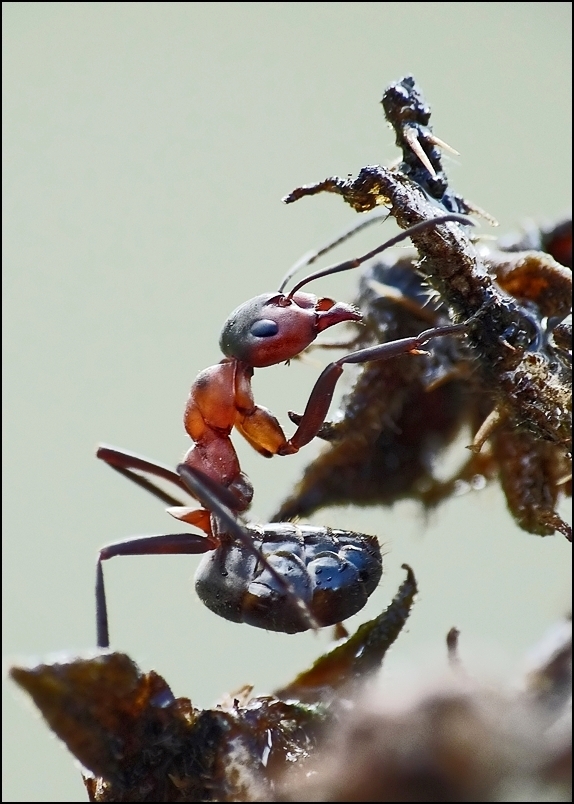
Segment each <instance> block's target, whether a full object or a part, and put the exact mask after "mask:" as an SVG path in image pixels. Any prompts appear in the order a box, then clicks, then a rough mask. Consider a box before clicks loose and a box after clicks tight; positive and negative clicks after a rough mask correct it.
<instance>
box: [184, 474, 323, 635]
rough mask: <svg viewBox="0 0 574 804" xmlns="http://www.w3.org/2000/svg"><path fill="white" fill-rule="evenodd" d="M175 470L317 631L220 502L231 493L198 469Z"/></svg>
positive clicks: (306, 609) (307, 612)
mask: <svg viewBox="0 0 574 804" xmlns="http://www.w3.org/2000/svg"><path fill="white" fill-rule="evenodd" d="M177 471H178V473H179V475H180V476H181V479H182V480H183V482H184V484H185V485H186V486H187V488H188V489H189V491H190V492H191V493H192V494H193V496H194V497H195V498H196V499H198V500H199V502H200V503H201V504H202V506H203V507H204V508H206V509H207V510H208V511H212V512H213V513H214V514H215V515H216V516H217V517H218V518H219V519H221V521H222V522H223V524H224V526H225V528H226V529H227V531H228V532H229V533H233V535H234V536H235V537H236V538H237V539H239V540H240V541H241V543H242V544H243V546H244V547H245V548H246V549H247V550H249V552H250V553H251V554H252V555H254V556H255V557H256V558H257V560H258V561H259V562H260V563H261V564H263V566H264V567H265V569H266V570H267V571H268V572H269V574H270V575H271V576H272V577H273V580H274V581H275V582H276V583H277V584H279V586H280V587H281V588H282V589H283V590H284V591H285V592H286V594H287V595H288V596H289V598H290V599H291V600H292V601H293V602H294V603H295V604H296V606H297V608H298V609H299V611H300V613H301V615H302V616H303V618H304V619H305V622H306V623H307V624H308V625H309V627H310V628H312V629H313V631H317V630H318V629H319V623H318V622H317V620H316V619H315V617H314V616H313V614H312V613H311V610H310V609H309V607H308V606H307V604H306V603H305V601H304V600H301V598H300V597H299V595H297V594H296V593H295V592H294V591H293V589H292V587H291V584H289V583H288V582H287V581H286V580H285V578H284V577H283V576H282V575H280V574H279V573H278V572H277V570H276V569H275V567H274V566H273V565H272V564H271V563H270V562H269V561H268V560H267V559H266V557H265V556H264V555H262V554H261V552H260V551H259V550H258V549H257V548H256V547H255V545H254V544H253V542H252V541H251V539H250V538H249V536H248V535H247V534H246V532H245V531H244V530H243V528H242V527H241V525H240V524H239V522H238V521H237V519H236V518H235V517H234V516H233V514H232V512H231V511H230V510H229V508H228V507H227V505H226V504H224V502H223V501H222V500H225V502H226V503H227V501H228V495H229V497H230V498H232V494H231V492H229V491H228V490H227V489H225V488H222V487H221V486H220V485H219V484H218V483H216V482H215V481H213V480H212V479H211V478H210V477H208V476H207V475H206V474H204V473H203V472H201V471H200V470H199V469H191V468H190V467H189V466H187V465H186V464H184V463H181V464H179V466H178V467H177Z"/></svg>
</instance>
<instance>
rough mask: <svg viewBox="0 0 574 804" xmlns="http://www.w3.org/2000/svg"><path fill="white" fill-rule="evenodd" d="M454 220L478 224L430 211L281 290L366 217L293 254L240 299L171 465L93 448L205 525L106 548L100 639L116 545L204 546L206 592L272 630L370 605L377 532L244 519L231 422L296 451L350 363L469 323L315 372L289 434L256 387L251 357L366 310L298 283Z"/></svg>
mask: <svg viewBox="0 0 574 804" xmlns="http://www.w3.org/2000/svg"><path fill="white" fill-rule="evenodd" d="M377 217H380V216H377ZM373 220H374V218H373ZM447 222H452V223H462V224H464V225H470V224H471V222H470V221H469V220H468V219H467V218H465V217H463V216H462V215H458V214H454V213H453V214H448V215H441V216H437V217H436V218H434V219H433V220H432V221H423V222H422V223H420V224H417V225H416V226H414V227H411V229H409V230H406V231H403V232H400V233H399V234H398V235H396V236H395V237H393V238H391V239H390V240H388V241H387V242H385V243H384V244H383V245H381V246H378V247H377V248H375V249H373V250H372V251H370V252H368V253H367V254H365V255H363V256H362V257H358V258H356V259H353V260H347V261H345V262H341V263H337V264H336V265H332V266H330V267H328V268H325V269H323V270H320V271H317V272H315V273H313V274H311V275H309V276H308V277H306V278H305V279H304V280H302V281H300V282H299V283H297V284H296V285H295V287H294V288H293V289H292V290H291V291H290V292H289V293H288V294H285V293H284V292H283V290H284V288H285V285H286V284H287V282H288V281H289V279H290V278H291V276H292V275H293V273H294V271H295V270H296V269H298V268H299V267H300V266H301V264H309V263H310V262H312V261H313V260H314V259H315V258H316V257H317V256H318V255H319V254H323V253H325V252H326V251H327V250H329V249H330V248H332V247H333V246H334V245H336V244H338V243H339V242H341V240H342V239H344V238H345V237H346V236H349V235H350V234H352V233H354V232H355V231H357V230H358V229H359V228H363V226H364V225H366V224H365V222H362V223H360V224H359V225H358V226H354V227H352V229H350V230H349V232H348V233H346V234H345V235H343V237H339V238H338V239H337V240H336V241H333V242H332V243H331V244H329V245H328V246H326V247H325V248H324V249H322V250H321V251H320V252H316V253H315V254H314V255H313V256H312V257H311V258H310V259H306V260H304V261H303V262H301V261H300V262H299V263H298V264H296V266H294V268H293V269H292V270H291V271H290V272H289V273H288V274H287V275H286V277H285V279H284V280H283V282H282V284H281V286H280V289H279V291H277V292H276V293H265V294H262V295H261V296H257V297H256V298H254V299H251V300H250V301H248V302H245V303H244V304H242V305H241V306H240V307H238V308H237V309H236V310H235V311H234V312H233V313H232V314H231V315H230V316H229V318H228V319H227V321H226V322H225V324H224V326H223V331H222V335H221V339H220V346H221V349H222V351H223V353H224V355H225V357H224V359H223V360H222V361H221V362H220V363H218V364H217V365H215V366H211V367H209V368H207V369H204V370H203V371H202V372H200V374H199V375H198V377H197V379H196V380H195V382H194V383H193V385H192V387H191V391H190V394H189V398H188V402H187V405H186V409H185V414H184V425H185V429H186V431H187V433H188V435H189V436H190V437H191V439H192V440H193V442H194V443H193V446H192V447H191V448H190V449H189V451H188V452H187V453H186V455H185V456H184V459H183V461H182V463H181V464H180V465H179V466H178V467H177V470H176V471H174V470H173V469H170V468H168V467H165V466H162V465H160V464H157V463H155V462H152V461H149V460H147V459H144V458H140V457H139V456H136V455H133V454H131V453H128V452H125V451H122V450H117V449H115V448H111V447H104V446H102V447H100V448H99V449H98V452H97V455H98V457H99V458H101V459H102V460H104V461H106V463H108V464H109V465H110V466H111V467H112V468H114V469H116V470H117V471H119V472H120V473H121V474H123V475H124V476H126V477H128V478H129V479H130V480H132V481H134V482H135V483H137V484H138V485H140V486H141V487H142V488H144V489H146V490H147V491H149V492H151V493H152V494H154V495H155V496H157V497H158V498H159V499H161V500H162V501H163V502H165V503H167V504H168V505H169V506H170V507H169V508H168V512H169V513H170V514H171V515H172V516H174V517H175V518H176V519H179V520H181V521H183V522H186V523H187V524H190V525H194V526H195V527H197V528H199V529H200V530H202V531H203V534H204V535H199V534H192V533H177V534H162V535H156V536H146V537H136V538H133V539H128V540H124V541H121V542H116V543H114V544H111V545H108V546H107V547H104V548H102V550H101V551H100V553H99V556H98V563H97V581H96V610H97V615H96V616H97V638H98V645H99V646H100V647H107V646H108V645H109V631H108V621H107V606H106V599H105V592H104V584H103V572H102V562H103V561H104V560H107V559H109V558H112V557H114V556H119V555H152V554H165V553H172V554H189V553H194V554H197V553H207V555H206V556H205V557H204V559H203V560H202V562H201V564H200V565H199V568H198V570H197V573H196V578H195V585H196V590H197V593H198V595H199V597H200V598H201V600H202V601H203V602H204V603H205V605H206V606H207V607H208V608H210V609H211V610H212V611H214V612H215V613H216V614H219V615H220V616H222V617H225V618H226V619H228V620H231V621H233V622H246V623H249V624H250V625H254V626H257V627H260V628H266V629H268V630H273V631H283V632H287V633H295V632H298V631H305V630H307V629H309V628H317V627H319V626H326V625H333V624H335V623H338V622H340V621H341V620H343V619H346V618H347V617H350V616H352V615H353V614H355V613H357V612H358V611H359V610H360V609H361V608H362V607H363V606H364V605H365V603H366V601H367V598H368V596H369V595H370V594H371V593H372V592H373V591H374V589H375V588H376V586H377V584H378V582H379V579H380V576H381V572H382V559H381V554H380V548H379V545H378V542H377V539H376V538H375V537H372V536H366V535H364V534H356V533H352V532H348V531H338V530H331V529H328V528H324V527H311V526H304V525H293V524H291V523H273V524H267V525H264V526H256V525H252V524H246V525H244V524H239V522H238V520H237V514H238V513H241V512H243V511H245V510H246V509H247V508H248V507H249V504H250V502H251V498H252V496H253V488H252V486H251V483H250V482H249V479H248V478H247V477H246V475H245V474H244V473H243V472H242V471H241V468H240V466H239V460H238V458H237V454H236V452H235V449H234V447H233V444H232V442H231V439H230V433H231V430H232V429H233V427H236V428H237V430H239V432H240V433H241V434H242V435H243V436H244V437H245V438H246V440H247V441H248V442H249V443H250V444H251V446H252V447H253V448H254V449H256V450H257V451H258V452H259V453H260V454H262V455H264V456H266V457H271V456H272V455H289V454H293V453H296V452H298V451H299V449H300V448H301V447H303V446H305V445H306V444H308V443H309V442H310V441H311V440H312V439H313V438H314V437H315V436H316V435H317V434H318V433H319V431H320V429H321V427H322V425H323V423H324V420H325V417H326V415H327V411H328V409H329V405H330V402H331V399H332V396H333V392H334V389H335V386H336V383H337V380H338V379H339V377H340V376H341V374H342V372H343V366H344V365H345V364H347V363H364V362H367V361H371V360H386V359H389V358H391V357H396V356H399V355H405V354H419V353H420V350H421V347H423V346H424V345H426V344H427V343H428V342H429V341H430V340H432V339H434V338H437V337H441V336H444V335H460V334H464V333H465V332H466V325H465V324H453V325H448V326H442V327H435V328H433V329H428V330H425V331H424V332H422V333H421V334H420V335H417V336H414V337H409V338H403V339H401V340H397V341H393V342H390V343H384V344H379V345H376V346H371V347H368V348H365V349H360V350H358V351H355V352H351V353H350V354H347V355H344V356H343V357H341V358H339V359H338V360H336V361H334V362H332V363H330V364H329V365H328V366H327V367H326V368H325V369H324V370H323V372H322V374H321V375H320V377H319V379H318V380H317V382H316V383H315V386H314V388H313V390H312V391H311V394H310V396H309V400H308V402H307V405H306V408H305V411H304V413H303V415H302V416H300V417H299V416H296V415H295V414H291V415H292V418H293V419H294V420H296V421H297V422H298V426H297V429H296V431H295V433H294V435H293V436H292V437H291V438H290V439H287V438H286V437H285V434H284V432H283V429H282V428H281V425H280V424H279V422H278V421H277V419H276V418H275V416H274V415H273V414H272V413H271V412H270V411H269V410H267V409H266V408H263V407H261V406H259V405H256V404H255V402H254V399H253V393H252V389H251V377H252V376H253V370H254V368H260V367H265V366H271V365H274V364H276V363H280V362H283V361H288V360H290V359H292V358H294V357H296V356H297V355H298V354H300V353H301V352H302V351H303V350H304V349H306V348H307V347H308V346H309V345H310V344H311V343H312V342H313V341H314V340H315V338H316V337H317V335H318V334H319V333H320V332H322V331H323V330H325V329H327V328H328V327H331V326H334V325H335V324H338V323H342V322H349V321H351V322H360V320H361V313H360V311H359V310H357V309H356V308H355V307H353V306H351V305H348V304H344V303H342V302H336V301H334V300H333V299H330V298H318V297H316V296H314V295H311V294H309V293H302V292H301V288H302V287H303V286H304V285H306V284H307V283H308V282H310V281H311V280H313V279H317V278H319V277H323V276H328V275H330V274H334V273H339V272H341V271H346V270H349V269H351V268H355V267H358V266H359V265H361V264H362V263H364V262H365V261H366V260H368V259H370V258H371V257H373V256H375V255H376V254H379V253H380V252H381V251H383V250H385V249H387V248H389V247H390V246H393V245H395V244H396V243H399V242H401V241H402V240H404V239H406V238H407V237H409V236H410V235H412V234H413V233H415V232H418V231H419V230H421V229H425V228H429V227H431V226H435V225H436V224H439V223H447ZM367 223H368V222H367ZM146 475H147V476H148V477H146ZM149 476H151V477H157V478H162V479H164V480H168V481H169V482H171V483H173V484H175V485H176V486H177V487H179V489H183V490H184V491H186V492H188V493H190V494H191V495H192V496H193V497H195V498H196V499H197V500H199V502H200V504H201V506H202V507H200V508H189V507H187V506H183V505H182V504H181V502H180V501H179V500H178V499H176V498H175V497H172V496H171V495H170V494H167V493H165V492H164V491H163V490H162V489H161V488H159V486H157V485H156V484H155V482H154V481H153V480H150V479H149Z"/></svg>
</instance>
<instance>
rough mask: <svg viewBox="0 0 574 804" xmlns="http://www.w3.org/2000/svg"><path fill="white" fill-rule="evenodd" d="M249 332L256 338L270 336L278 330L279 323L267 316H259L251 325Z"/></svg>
mask: <svg viewBox="0 0 574 804" xmlns="http://www.w3.org/2000/svg"><path fill="white" fill-rule="evenodd" d="M249 332H250V334H251V335H255V337H256V338H270V337H272V336H273V335H277V333H278V332H279V324H278V323H277V322H276V321H271V319H269V318H261V319H260V320H259V321H255V323H253V324H252V325H251V327H250V329H249Z"/></svg>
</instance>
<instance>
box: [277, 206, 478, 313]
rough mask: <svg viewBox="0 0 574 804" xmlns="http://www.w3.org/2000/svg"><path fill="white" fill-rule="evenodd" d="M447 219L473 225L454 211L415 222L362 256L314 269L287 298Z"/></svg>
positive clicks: (355, 266) (356, 266) (354, 266)
mask: <svg viewBox="0 0 574 804" xmlns="http://www.w3.org/2000/svg"><path fill="white" fill-rule="evenodd" d="M449 221H452V222H453V223H462V224H463V225H464V226H474V223H473V222H472V221H471V220H470V219H469V218H466V217H465V216H464V215H456V214H454V213H453V214H449V215H439V216H438V217H437V218H431V219H430V220H428V221H421V222H420V223H415V225H414V226H411V227H409V228H408V229H405V230H404V231H403V232H399V234H398V235H395V236H394V237H391V239H390V240H387V241H386V243H383V245H382V246H377V248H374V249H373V250H372V251H368V252H367V253H366V254H363V256H362V257H355V259H353V260H345V261H344V262H339V263H336V264H335V265H330V266H329V267H328V268H323V269H322V270H321V271H316V272H315V273H313V274H309V276H307V277H305V279H302V280H301V281H300V282H298V283H297V284H296V285H295V287H294V288H293V290H291V291H290V293H289V295H288V296H287V298H288V299H290V298H292V296H293V295H294V294H295V293H297V291H298V290H301V288H302V287H303V286H304V285H306V284H307V283H308V282H311V280H313V279H319V278H320V277H322V276H329V275H330V274H338V273H341V272H342V271H348V270H350V269H351V268H358V267H359V265H362V264H363V263H364V262H366V261H367V260H370V259H371V257H374V256H376V255H377V254H380V253H381V251H384V250H385V249H387V248H390V247H391V246H395V245H396V244H397V243H400V242H401V241H402V240H406V239H407V238H408V237H412V235H416V234H418V233H419V232H422V231H424V230H425V229H430V228H431V227H432V226H436V225H437V224H438V223H448V222H449Z"/></svg>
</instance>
